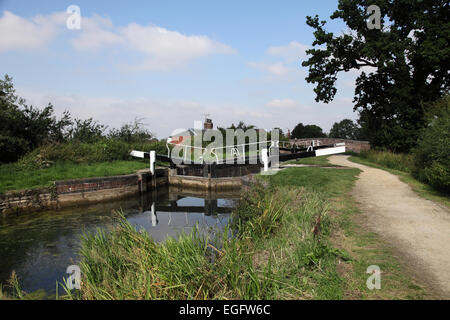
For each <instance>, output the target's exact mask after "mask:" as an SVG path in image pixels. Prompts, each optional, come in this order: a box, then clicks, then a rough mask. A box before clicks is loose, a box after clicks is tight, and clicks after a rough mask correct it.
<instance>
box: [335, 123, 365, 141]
mask: <svg viewBox="0 0 450 320" xmlns="http://www.w3.org/2000/svg"><path fill="white" fill-rule="evenodd" d="M328 136H329V137H330V138H339V139H350V140H358V139H360V128H359V127H358V125H357V124H356V123H354V122H353V121H352V120H350V119H344V120H342V121H341V122H335V123H334V124H333V127H332V128H331V130H330V134H329V135H328Z"/></svg>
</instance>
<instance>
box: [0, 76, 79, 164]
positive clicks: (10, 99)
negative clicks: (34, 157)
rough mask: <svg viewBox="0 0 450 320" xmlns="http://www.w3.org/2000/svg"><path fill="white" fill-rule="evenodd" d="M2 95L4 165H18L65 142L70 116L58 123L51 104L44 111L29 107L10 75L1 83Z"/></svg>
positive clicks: (0, 119) (1, 151)
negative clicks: (31, 153) (47, 147)
mask: <svg viewBox="0 0 450 320" xmlns="http://www.w3.org/2000/svg"><path fill="white" fill-rule="evenodd" d="M0 92H1V93H2V94H1V95H0V123H1V126H0V162H12V161H16V160H17V159H18V158H20V157H21V156H22V155H24V154H26V153H27V152H29V151H31V150H33V149H34V148H36V147H38V146H39V145H40V144H42V143H45V142H50V141H60V140H63V139H64V138H65V128H66V127H67V126H68V125H70V124H71V121H70V115H69V114H68V113H64V114H63V116H62V118H61V119H59V120H57V119H56V116H55V115H54V109H53V106H52V105H51V104H50V103H49V104H48V106H47V107H45V108H43V109H42V110H41V109H38V108H35V107H33V106H28V105H26V104H25V100H24V99H22V98H20V97H18V96H16V94H15V89H14V86H13V83H12V78H11V77H9V76H8V75H5V78H4V80H0Z"/></svg>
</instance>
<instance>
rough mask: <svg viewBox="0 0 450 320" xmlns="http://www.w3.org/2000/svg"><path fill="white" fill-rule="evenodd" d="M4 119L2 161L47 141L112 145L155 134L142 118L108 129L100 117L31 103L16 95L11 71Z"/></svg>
mask: <svg viewBox="0 0 450 320" xmlns="http://www.w3.org/2000/svg"><path fill="white" fill-rule="evenodd" d="M0 123H1V126H0V163H8V162H15V161H17V160H18V159H20V158H21V157H23V156H24V155H26V154H28V153H30V152H32V151H33V150H35V149H36V148H39V147H41V146H45V145H52V144H53V145H54V144H71V145H76V144H77V143H78V144H80V143H81V144H83V143H84V144H95V143H99V145H100V142H101V143H102V144H103V145H107V146H108V143H109V145H110V144H111V142H112V141H115V142H117V143H122V144H132V143H147V142H149V141H150V140H151V139H152V138H154V135H153V134H152V133H151V132H149V131H148V130H147V129H146V128H145V127H144V125H143V123H142V121H141V120H140V119H135V121H134V122H133V123H129V124H124V125H122V127H121V128H119V129H115V128H113V129H111V130H109V131H108V130H107V129H108V128H107V126H105V125H102V124H100V123H99V122H97V121H96V120H93V119H92V118H89V119H77V118H72V116H71V114H70V113H69V112H68V111H65V112H64V113H63V114H62V115H61V116H60V117H57V116H56V115H55V111H54V108H53V106H52V104H51V103H49V104H48V105H47V106H46V107H45V108H42V109H39V108H36V107H35V106H32V105H28V104H26V101H25V100H24V99H23V98H21V97H18V96H17V95H16V93H15V89H14V86H13V82H12V78H11V77H9V76H8V75H5V77H4V79H3V80H0ZM117 143H116V146H117ZM77 147H78V146H77ZM122 149H125V148H122ZM124 152H125V151H124Z"/></svg>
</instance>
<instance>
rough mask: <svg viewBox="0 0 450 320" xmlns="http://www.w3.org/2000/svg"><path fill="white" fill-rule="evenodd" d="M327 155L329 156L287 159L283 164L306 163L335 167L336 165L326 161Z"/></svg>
mask: <svg viewBox="0 0 450 320" xmlns="http://www.w3.org/2000/svg"><path fill="white" fill-rule="evenodd" d="M328 157H329V156H322V157H311V158H302V159H297V160H290V161H287V162H285V164H307V165H317V166H323V167H337V166H336V165H334V164H331V163H330V162H329V161H328Z"/></svg>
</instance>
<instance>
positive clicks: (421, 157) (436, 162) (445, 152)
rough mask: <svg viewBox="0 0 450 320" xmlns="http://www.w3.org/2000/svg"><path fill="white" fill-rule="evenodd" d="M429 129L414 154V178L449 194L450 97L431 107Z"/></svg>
mask: <svg viewBox="0 0 450 320" xmlns="http://www.w3.org/2000/svg"><path fill="white" fill-rule="evenodd" d="M427 119H428V123H429V124H428V126H427V127H426V128H424V129H423V130H422V131H421V133H420V136H419V141H418V144H417V147H416V148H415V149H414V151H413V156H414V168H413V175H414V176H415V177H416V178H417V179H419V180H420V181H422V182H424V183H427V184H429V185H431V186H433V187H434V188H436V189H438V190H440V191H443V192H445V193H447V194H448V193H450V142H449V141H450V96H447V97H445V98H443V99H442V100H440V101H438V102H436V103H435V104H434V105H432V106H431V110H430V111H429V113H428V116H427Z"/></svg>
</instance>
